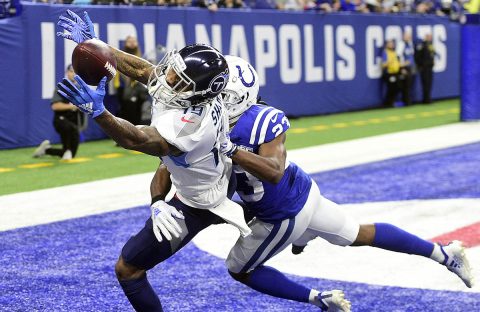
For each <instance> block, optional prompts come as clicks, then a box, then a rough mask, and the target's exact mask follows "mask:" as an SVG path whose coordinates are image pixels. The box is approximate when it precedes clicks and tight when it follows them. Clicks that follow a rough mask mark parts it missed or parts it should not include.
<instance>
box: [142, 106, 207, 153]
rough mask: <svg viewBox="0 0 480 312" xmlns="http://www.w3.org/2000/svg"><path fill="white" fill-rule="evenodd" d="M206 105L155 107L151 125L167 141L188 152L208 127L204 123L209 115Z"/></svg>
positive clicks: (202, 136)
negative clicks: (180, 107)
mask: <svg viewBox="0 0 480 312" xmlns="http://www.w3.org/2000/svg"><path fill="white" fill-rule="evenodd" d="M209 110H210V108H209V107H207V106H198V107H189V108H186V109H172V108H167V109H164V108H162V107H160V108H157V111H154V112H153V114H152V124H151V125H152V126H154V127H155V128H156V129H157V131H158V132H159V133H160V135H161V136H162V137H163V138H164V139H165V140H167V142H168V143H170V144H172V145H174V146H176V147H178V148H179V149H180V150H181V151H184V152H188V151H191V150H192V149H194V148H195V146H196V145H197V144H198V143H199V142H201V141H202V138H205V139H207V137H206V136H204V133H203V132H204V131H205V130H208V129H210V128H211V127H207V126H205V124H204V121H205V120H206V121H208V120H210V119H211V118H210V119H208V118H206V117H207V116H208V115H209V113H208V112H209Z"/></svg>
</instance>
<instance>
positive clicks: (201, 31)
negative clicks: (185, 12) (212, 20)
mask: <svg viewBox="0 0 480 312" xmlns="http://www.w3.org/2000/svg"><path fill="white" fill-rule="evenodd" d="M195 41H196V42H198V43H205V44H208V45H211V46H213V47H214V48H215V49H217V50H218V51H220V52H222V27H221V26H220V25H218V24H214V25H212V40H210V36H209V35H208V31H207V26H205V25H203V24H196V25H195Z"/></svg>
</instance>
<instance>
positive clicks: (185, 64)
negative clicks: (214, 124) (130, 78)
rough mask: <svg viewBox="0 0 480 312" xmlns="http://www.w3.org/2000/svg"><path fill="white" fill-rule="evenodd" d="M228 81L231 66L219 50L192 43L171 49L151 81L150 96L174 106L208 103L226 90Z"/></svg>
mask: <svg viewBox="0 0 480 312" xmlns="http://www.w3.org/2000/svg"><path fill="white" fill-rule="evenodd" d="M227 82H228V65H227V61H226V60H225V57H224V56H223V55H222V54H221V53H220V52H218V51H217V50H216V49H214V48H212V47H210V46H208V45H204V44H193V45H188V46H186V47H185V48H183V49H181V50H180V51H178V52H177V51H176V50H173V51H171V52H168V53H167V54H166V55H165V56H164V57H163V59H162V60H161V61H160V63H159V64H158V65H157V66H156V67H155V69H154V70H153V72H152V74H151V75H150V79H149V81H148V91H149V93H150V95H151V96H152V97H153V98H154V99H155V100H157V101H159V102H160V103H162V104H164V105H166V106H169V107H174V108H186V107H190V106H197V105H205V104H207V103H208V102H209V100H210V99H212V98H214V97H216V96H217V95H219V94H220V92H222V91H223V89H224V88H225V86H226V85H227Z"/></svg>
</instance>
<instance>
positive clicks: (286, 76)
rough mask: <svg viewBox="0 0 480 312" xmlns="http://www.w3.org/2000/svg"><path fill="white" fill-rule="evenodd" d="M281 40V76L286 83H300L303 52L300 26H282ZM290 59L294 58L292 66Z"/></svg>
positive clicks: (280, 30) (280, 31)
mask: <svg viewBox="0 0 480 312" xmlns="http://www.w3.org/2000/svg"><path fill="white" fill-rule="evenodd" d="M279 41H280V78H281V79H282V82H283V83H286V84H291V83H298V82H300V80H301V79H302V58H301V57H302V52H301V43H300V42H301V39H300V29H298V26H297V25H291V24H290V25H288V24H285V25H282V26H280V29H279ZM290 47H291V50H290ZM290 51H291V54H290ZM290 59H291V60H292V64H291V66H290Z"/></svg>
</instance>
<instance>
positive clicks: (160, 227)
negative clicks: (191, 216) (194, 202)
mask: <svg viewBox="0 0 480 312" xmlns="http://www.w3.org/2000/svg"><path fill="white" fill-rule="evenodd" d="M150 209H151V210H152V223H153V233H154V234H155V237H156V238H157V240H158V241H159V242H161V241H162V240H163V237H165V239H166V240H168V241H169V240H172V234H173V236H175V237H177V238H178V237H180V233H182V228H181V227H180V224H178V222H177V220H175V218H177V219H185V217H184V216H183V214H182V212H180V211H178V210H177V209H176V208H175V207H173V206H170V205H169V204H167V203H166V202H164V201H163V200H159V201H157V202H155V203H153V204H152V205H151V206H150ZM162 235H163V237H162Z"/></svg>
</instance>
